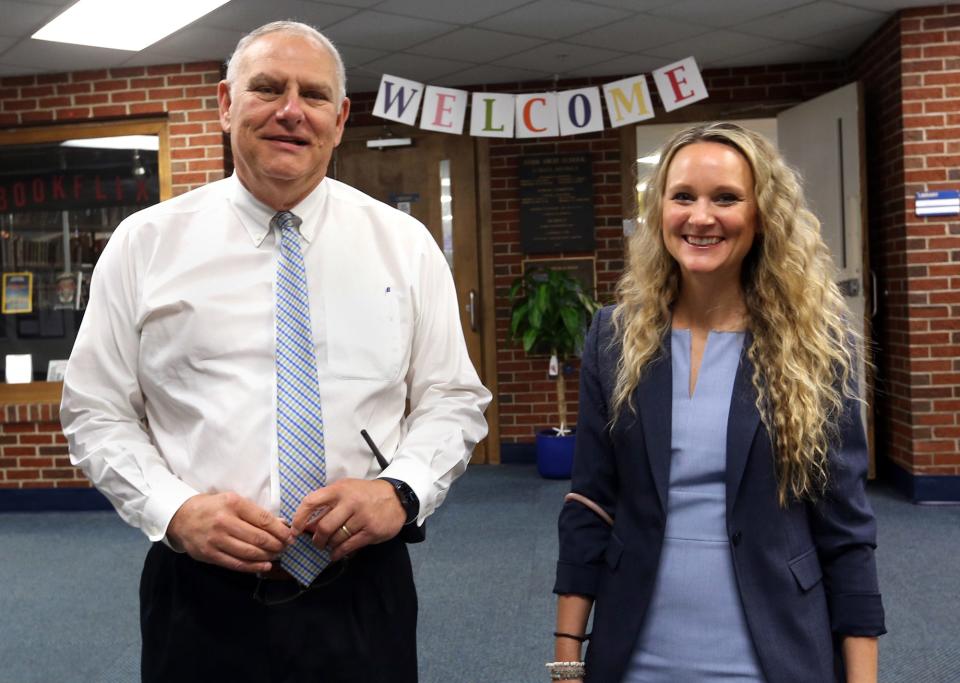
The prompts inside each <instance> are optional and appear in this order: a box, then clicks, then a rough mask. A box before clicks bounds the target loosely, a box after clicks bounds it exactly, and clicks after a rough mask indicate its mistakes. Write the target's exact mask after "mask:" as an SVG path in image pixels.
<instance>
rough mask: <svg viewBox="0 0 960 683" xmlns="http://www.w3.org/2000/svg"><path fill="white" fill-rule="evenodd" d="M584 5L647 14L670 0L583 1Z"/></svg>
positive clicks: (667, 3)
mask: <svg viewBox="0 0 960 683" xmlns="http://www.w3.org/2000/svg"><path fill="white" fill-rule="evenodd" d="M584 4H586V5H603V6H605V7H619V8H620V9H625V10H629V11H631V12H648V11H650V10H652V9H656V8H657V7H663V6H664V5H669V4H671V2H670V0H584Z"/></svg>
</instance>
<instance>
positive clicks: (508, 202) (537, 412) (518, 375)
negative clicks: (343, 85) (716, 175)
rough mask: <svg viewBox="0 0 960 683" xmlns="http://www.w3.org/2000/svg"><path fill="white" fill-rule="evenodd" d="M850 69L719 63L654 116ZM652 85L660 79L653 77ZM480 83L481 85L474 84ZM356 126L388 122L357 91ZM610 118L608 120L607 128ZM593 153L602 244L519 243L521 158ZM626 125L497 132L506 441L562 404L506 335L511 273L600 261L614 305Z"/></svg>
mask: <svg viewBox="0 0 960 683" xmlns="http://www.w3.org/2000/svg"><path fill="white" fill-rule="evenodd" d="M844 76H845V70H844V67H843V65H842V64H839V63H824V64H783V65H776V66H757V67H746V68H728V69H711V70H708V71H705V72H704V74H703V77H704V83H705V84H706V86H707V90H708V92H709V93H710V97H709V99H708V100H705V101H703V102H701V103H699V104H695V105H692V106H690V107H686V108H684V109H681V110H678V111H676V112H673V114H672V115H666V114H664V111H663V107H662V106H661V104H660V101H659V99H658V97H657V95H656V93H655V92H652V93H651V94H652V96H653V98H654V108H655V111H656V114H657V116H656V118H654V119H651V121H650V123H655V124H656V123H670V122H674V121H677V120H687V121H702V120H712V119H721V118H758V117H766V116H775V115H776V114H777V112H779V111H781V110H783V109H785V108H787V107H790V106H792V105H794V104H798V103H800V102H802V101H804V100H808V99H811V98H813V97H816V96H817V95H820V94H822V93H825V92H828V91H830V90H832V89H834V88H836V87H839V86H840V85H843V83H844V82H845V80H844ZM613 80H616V77H609V78H594V79H585V80H576V81H561V82H560V83H557V84H553V83H542V82H539V83H517V84H498V85H496V86H492V87H487V88H486V89H487V90H491V91H496V92H538V91H549V90H553V89H561V90H563V89H571V88H579V87H586V86H590V85H602V84H603V83H609V82H610V81H613ZM650 85H651V86H652V82H651V83H650ZM467 89H468V90H471V91H475V90H482V89H484V88H483V87H482V86H468V87H467ZM351 101H352V105H353V106H352V113H351V120H350V125H375V124H379V123H382V121H381V120H380V119H375V118H373V117H371V116H370V114H369V112H370V111H371V110H372V107H373V100H372V98H371V97H368V96H360V97H352V98H351ZM606 123H607V121H606V119H605V125H606ZM579 152H588V153H590V154H591V155H592V161H593V169H594V188H593V189H594V217H595V221H596V223H595V224H596V232H595V235H596V251H595V252H569V253H559V254H539V255H530V256H526V255H525V254H523V252H522V251H521V248H520V197H519V183H518V175H517V174H518V164H519V160H520V158H521V157H522V156H525V155H534V154H562V153H579ZM621 156H622V155H621V142H620V129H616V128H608V129H606V130H604V131H603V132H600V133H594V134H590V135H578V136H573V137H568V138H559V137H557V138H541V139H528V140H520V139H491V142H490V175H491V178H490V186H491V200H492V207H491V208H492V216H491V218H492V221H493V241H494V245H493V265H494V287H495V297H496V302H495V306H496V326H497V327H496V329H497V383H498V385H499V386H498V388H499V393H498V397H499V400H500V438H501V441H502V442H504V443H528V442H532V441H533V439H534V436H535V434H536V430H537V429H542V428H546V427H551V426H558V425H559V424H560V421H559V416H558V415H557V411H556V383H555V381H554V380H551V379H549V378H548V377H547V362H548V358H547V357H545V356H534V357H529V356H527V355H526V354H525V353H524V352H523V349H522V348H521V347H520V346H519V345H517V344H515V343H512V342H510V341H508V330H509V326H510V302H509V300H508V298H507V292H508V290H509V289H510V285H511V284H512V282H513V280H514V279H515V278H517V277H518V276H520V275H521V274H522V269H523V262H524V260H526V259H527V258H529V259H530V260H536V259H538V258H541V259H555V258H562V257H584V256H594V257H595V258H596V276H597V290H598V291H597V296H598V298H599V299H600V301H601V302H603V303H612V302H613V297H614V288H615V286H616V282H617V279H618V277H619V275H620V272H621V271H622V269H623V265H624V239H623V224H622V220H623V218H625V217H626V216H627V209H625V208H624V207H623V201H622V192H623V190H622V185H621V183H622V178H621ZM572 365H573V367H574V373H573V374H572V375H569V376H568V380H567V389H566V397H567V409H568V412H569V415H568V419H569V420H570V421H571V422H573V421H575V419H576V410H577V395H578V390H577V385H578V381H579V379H578V376H577V373H576V369H577V367H578V364H577V363H576V362H574V363H572Z"/></svg>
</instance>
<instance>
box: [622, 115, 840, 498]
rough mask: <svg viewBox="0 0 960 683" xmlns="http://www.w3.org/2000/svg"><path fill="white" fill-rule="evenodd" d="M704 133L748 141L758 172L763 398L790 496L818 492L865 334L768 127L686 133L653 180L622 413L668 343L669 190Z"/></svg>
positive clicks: (752, 259) (625, 304)
mask: <svg viewBox="0 0 960 683" xmlns="http://www.w3.org/2000/svg"><path fill="white" fill-rule="evenodd" d="M696 142H716V143H720V144H723V145H727V146H729V147H732V148H733V149H735V150H737V151H738V152H739V153H740V154H741V155H742V156H743V157H744V158H745V159H746V160H747V162H748V163H749V164H750V168H751V170H752V171H753V191H754V195H755V197H756V204H757V223H758V224H757V234H756V237H755V239H754V243H753V246H752V247H751V249H750V252H749V253H748V254H747V256H746V258H745V259H744V262H743V266H742V271H741V286H742V288H743V292H744V298H745V303H746V308H747V329H748V331H749V332H750V333H751V336H752V342H751V343H750V346H749V348H748V349H747V355H748V357H749V358H750V360H751V361H752V363H753V367H754V372H753V378H752V380H753V386H754V387H755V389H756V393H757V409H758V410H759V412H760V415H761V418H762V419H763V423H764V425H765V426H766V427H767V430H768V432H769V433H770V434H771V437H772V439H773V445H774V453H775V458H776V470H777V480H778V496H779V501H780V504H781V505H784V506H785V505H787V504H788V502H789V501H790V500H791V499H798V500H800V499H808V500H815V499H816V498H818V497H819V496H820V495H821V494H822V493H823V492H824V491H825V489H826V485H827V480H828V475H827V473H828V463H827V456H828V453H829V449H830V445H831V441H832V439H834V438H835V435H836V433H837V431H836V430H837V423H838V420H839V418H840V415H841V414H842V401H843V398H844V397H845V396H847V397H853V395H854V394H853V392H854V386H853V385H854V380H853V376H854V374H855V371H854V367H853V366H854V355H853V349H852V348H851V342H853V343H856V342H858V341H859V337H858V336H857V335H856V333H855V332H854V331H853V330H852V329H850V328H849V327H848V325H847V324H846V323H845V313H846V305H845V303H844V301H843V296H842V295H841V293H840V290H839V289H838V288H837V286H836V284H835V283H834V277H833V276H834V267H833V262H832V261H831V258H830V254H829V252H828V249H827V246H826V244H825V243H824V241H823V239H822V238H821V236H820V222H819V221H818V220H817V218H816V217H815V216H814V215H813V213H812V212H811V211H810V210H809V209H808V208H807V206H806V202H805V200H804V197H803V191H802V189H801V186H800V182H799V179H798V177H797V174H796V173H795V172H794V171H793V170H791V169H790V168H789V167H788V166H787V165H786V163H784V161H783V159H782V157H781V156H780V154H779V153H778V152H777V151H776V149H775V148H774V147H773V146H772V145H771V144H770V143H769V142H767V140H766V139H764V138H763V137H762V136H760V135H758V134H756V133H754V132H752V131H748V130H746V129H744V128H741V127H740V126H737V125H735V124H732V123H711V124H708V125H701V126H695V127H693V128H688V129H686V130H683V131H681V132H679V133H677V134H676V135H675V136H674V137H673V138H672V139H671V140H670V141H669V142H667V143H666V145H665V146H664V147H663V148H662V150H661V152H660V161H659V163H658V164H657V167H656V168H655V170H654V171H653V174H652V176H651V177H650V178H649V179H648V182H647V188H646V190H645V193H644V208H643V212H642V216H641V221H640V225H639V226H638V229H637V231H636V233H635V234H634V235H633V237H632V238H631V239H630V254H629V267H628V268H627V270H626V271H625V272H624V274H623V276H622V277H621V279H620V282H619V283H618V285H617V295H618V304H617V306H616V309H615V310H614V313H613V323H614V327H615V330H616V334H615V338H616V339H618V340H620V341H621V342H622V348H623V352H622V354H621V356H620V361H619V366H618V372H617V383H616V386H615V388H614V395H613V406H612V407H613V415H614V421H616V419H617V417H618V416H619V415H620V413H621V411H622V410H623V409H624V408H625V407H629V408H630V410H631V411H634V412H635V410H636V408H635V406H634V405H633V402H632V399H631V394H632V393H633V391H634V389H635V388H636V386H637V383H638V382H639V381H640V378H641V376H642V374H643V371H644V368H646V367H647V365H649V364H650V362H651V361H653V360H655V359H656V358H657V357H658V355H659V353H660V352H661V350H662V344H663V342H664V340H665V338H666V333H667V331H668V330H669V328H670V324H671V321H670V318H671V309H672V306H673V304H674V303H675V302H676V300H677V296H678V294H679V290H680V285H681V282H680V270H679V267H678V265H677V262H676V261H675V260H674V259H673V258H672V257H671V256H670V253H669V252H668V251H667V249H666V246H665V245H664V241H663V232H662V226H663V220H662V219H663V213H662V211H663V196H664V192H665V190H666V181H667V171H668V169H669V167H670V163H671V162H672V161H673V158H674V156H675V155H676V153H677V151H678V150H679V149H681V148H682V147H685V146H687V145H690V144H693V143H696Z"/></svg>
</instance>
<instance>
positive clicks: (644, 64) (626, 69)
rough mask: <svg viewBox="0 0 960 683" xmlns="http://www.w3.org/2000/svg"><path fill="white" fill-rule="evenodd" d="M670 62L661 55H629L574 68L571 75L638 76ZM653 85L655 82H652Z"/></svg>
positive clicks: (651, 85)
mask: <svg viewBox="0 0 960 683" xmlns="http://www.w3.org/2000/svg"><path fill="white" fill-rule="evenodd" d="M669 63H670V62H669V61H667V60H664V59H662V58H660V57H651V56H649V55H628V56H626V57H617V58H616V59H611V60H609V61H606V62H600V63H599V64H594V65H592V66H587V67H584V68H582V69H574V70H573V71H571V72H570V75H571V76H575V77H576V76H579V77H585V76H611V77H612V76H617V77H620V76H623V77H626V76H636V75H637V74H644V73H650V72H651V71H653V70H654V69H659V68H660V67H661V66H666V65H667V64H669ZM650 87H653V82H652V81H651V82H650Z"/></svg>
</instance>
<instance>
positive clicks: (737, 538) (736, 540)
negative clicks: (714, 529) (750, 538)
mask: <svg viewBox="0 0 960 683" xmlns="http://www.w3.org/2000/svg"><path fill="white" fill-rule="evenodd" d="M741 538H743V534H741V533H740V532H739V531H734V532H733V536H731V537H730V540H731V541H733V545H734V546H738V545H740V539H741Z"/></svg>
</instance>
